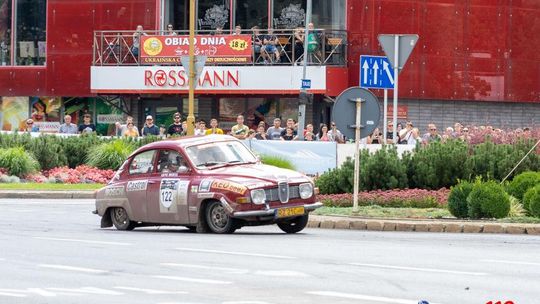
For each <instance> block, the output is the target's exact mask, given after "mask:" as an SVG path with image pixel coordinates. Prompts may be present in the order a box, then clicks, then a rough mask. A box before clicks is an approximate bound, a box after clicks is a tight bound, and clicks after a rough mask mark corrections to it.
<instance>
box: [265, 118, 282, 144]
mask: <svg viewBox="0 0 540 304" xmlns="http://www.w3.org/2000/svg"><path fill="white" fill-rule="evenodd" d="M283 131H284V129H283V128H282V127H281V119H280V118H278V117H276V118H274V125H273V126H271V127H269V128H268V130H266V135H267V138H268V139H269V140H279V139H281V136H282V133H283Z"/></svg>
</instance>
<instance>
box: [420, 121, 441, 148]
mask: <svg viewBox="0 0 540 304" xmlns="http://www.w3.org/2000/svg"><path fill="white" fill-rule="evenodd" d="M440 140H441V136H440V135H439V133H437V126H436V125H435V124H428V132H427V133H426V134H424V136H423V137H422V141H423V142H424V144H429V143H430V142H434V141H440Z"/></svg>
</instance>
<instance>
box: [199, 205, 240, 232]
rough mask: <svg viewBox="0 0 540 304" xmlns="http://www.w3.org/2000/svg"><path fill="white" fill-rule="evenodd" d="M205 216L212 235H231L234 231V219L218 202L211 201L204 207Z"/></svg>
mask: <svg viewBox="0 0 540 304" xmlns="http://www.w3.org/2000/svg"><path fill="white" fill-rule="evenodd" d="M205 215H206V223H207V224H208V228H210V231H212V232H214V233H220V234H225V233H233V232H234V231H235V230H236V224H235V222H234V219H232V218H231V217H230V216H229V215H228V214H227V211H226V210H225V208H224V207H223V206H222V205H221V203H220V202H218V201H212V202H210V203H209V204H208V206H206V212H205Z"/></svg>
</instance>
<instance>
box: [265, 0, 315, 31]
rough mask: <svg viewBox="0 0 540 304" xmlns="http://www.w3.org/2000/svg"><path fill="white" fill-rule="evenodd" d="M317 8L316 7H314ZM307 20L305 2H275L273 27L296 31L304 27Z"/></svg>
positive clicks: (288, 0) (286, 0) (278, 0)
mask: <svg viewBox="0 0 540 304" xmlns="http://www.w3.org/2000/svg"><path fill="white" fill-rule="evenodd" d="M313 7H315V5H314V6H313ZM305 20H306V1H305V0H292V1H291V0H274V9H273V19H272V23H273V27H274V28H277V29H294V28H297V27H299V26H304V23H305Z"/></svg>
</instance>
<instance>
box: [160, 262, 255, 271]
mask: <svg viewBox="0 0 540 304" xmlns="http://www.w3.org/2000/svg"><path fill="white" fill-rule="evenodd" d="M159 265H161V266H172V267H180V268H195V269H207V270H216V271H223V272H226V273H230V274H246V273H248V272H249V270H247V269H240V268H228V267H215V266H206V265H193V264H178V263H160V264H159Z"/></svg>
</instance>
